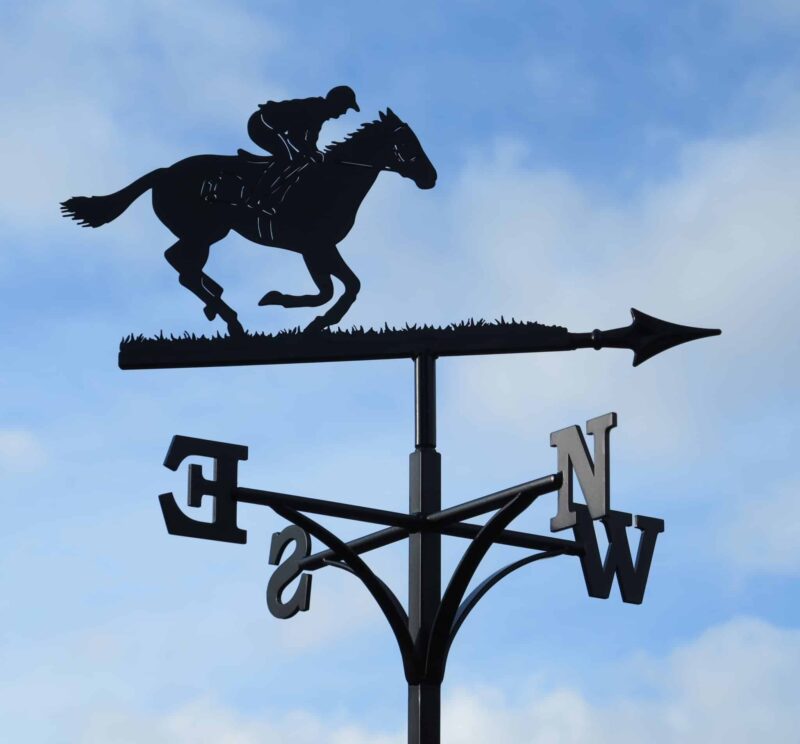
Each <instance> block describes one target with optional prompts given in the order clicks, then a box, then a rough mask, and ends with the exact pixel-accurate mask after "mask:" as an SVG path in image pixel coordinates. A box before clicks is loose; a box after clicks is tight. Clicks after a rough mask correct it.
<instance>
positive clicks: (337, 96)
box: [325, 85, 361, 113]
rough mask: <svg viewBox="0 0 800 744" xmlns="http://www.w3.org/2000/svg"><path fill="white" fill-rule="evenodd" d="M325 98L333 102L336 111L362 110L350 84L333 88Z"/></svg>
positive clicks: (330, 102)
mask: <svg viewBox="0 0 800 744" xmlns="http://www.w3.org/2000/svg"><path fill="white" fill-rule="evenodd" d="M325 100H326V101H327V102H328V103H329V104H331V106H332V107H333V108H334V109H335V110H336V111H341V112H342V113H344V112H346V111H348V110H349V109H353V111H361V109H360V108H359V107H358V104H357V103H356V94H355V92H354V91H353V89H352V88H351V87H350V86H348V85H337V86H336V87H335V88H331V89H330V90H329V91H328V94H327V95H326V96H325Z"/></svg>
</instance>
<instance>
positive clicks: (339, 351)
mask: <svg viewBox="0 0 800 744" xmlns="http://www.w3.org/2000/svg"><path fill="white" fill-rule="evenodd" d="M596 344H597V340H596V339H595V338H594V337H593V335H592V334H591V333H570V332H569V331H568V330H567V329H566V328H563V327H561V326H546V325H541V324H539V323H515V322H512V323H504V322H503V323H484V324H472V325H471V326H470V325H469V324H464V326H463V327H453V328H431V327H424V328H414V329H399V330H394V329H388V330H386V329H381V330H378V331H373V330H369V331H366V332H362V331H355V330H354V331H349V332H347V331H345V332H342V331H334V332H326V333H283V334H278V335H277V336H269V335H263V334H246V335H245V336H242V337H232V338H231V337H227V336H225V337H221V338H213V339H209V338H204V337H200V338H177V339H165V338H152V339H146V338H142V337H139V338H133V337H131V338H127V339H124V340H123V341H122V343H121V344H120V351H119V366H120V369H166V368H180V367H226V366H231V365H245V364H294V363H298V362H346V361H361V360H366V359H413V358H415V357H417V356H419V355H420V354H423V353H429V354H432V355H434V356H437V357H445V356H470V355H474V354H519V353H529V352H542V351H568V350H572V349H578V348H591V347H594V346H596Z"/></svg>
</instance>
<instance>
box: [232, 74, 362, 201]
mask: <svg viewBox="0 0 800 744" xmlns="http://www.w3.org/2000/svg"><path fill="white" fill-rule="evenodd" d="M350 109H353V110H354V111H360V110H361V109H359V107H358V104H357V103H356V94H355V93H354V92H353V89H352V88H349V87H348V86H346V85H337V86H336V87H335V88H331V90H329V91H328V94H327V95H326V96H325V97H324V98H323V97H321V96H316V97H313V98H295V99H292V100H289V101H267V102H266V103H262V104H260V105H259V107H258V111H256V112H255V113H253V114H252V116H251V117H250V119H249V120H248V122H247V133H248V134H249V135H250V139H252V140H253V142H255V143H256V144H257V145H258V146H259V147H261V148H262V149H263V150H266V151H267V152H268V153H270V154H271V155H272V158H271V159H268V158H262V157H256V156H252V155H251V154H250V153H248V152H246V151H245V150H240V154H241V155H243V156H244V157H247V158H248V159H249V160H251V161H253V160H255V161H258V160H262V159H263V160H264V161H265V162H266V163H268V165H267V167H266V168H265V170H264V173H263V174H262V176H261V178H260V179H259V180H258V183H257V184H256V186H255V189H254V193H253V195H252V197H251V199H250V200H249V203H248V206H253V207H257V208H258V209H260V210H261V211H263V212H266V213H267V214H271V215H272V214H274V213H275V202H276V201H280V200H281V196H280V195H281V193H283V192H284V190H285V188H286V187H287V186H288V184H289V183H290V182H291V181H292V180H293V176H295V174H297V173H299V171H300V170H301V169H302V168H303V167H304V166H305V165H307V164H309V163H321V162H323V161H324V159H325V155H324V153H322V152H321V151H320V150H318V149H317V139H318V138H319V132H320V129H322V125H323V124H324V123H325V122H326V121H329V120H330V119H338V118H339V117H340V116H341V115H342V114H345V113H347V111H349V110H350ZM270 161H271V162H270ZM276 166H277V168H279V169H280V173H281V175H280V176H278V178H277V179H276V178H274V176H271V175H270V176H269V177H267V174H268V173H270V172H272V173H274V172H275V171H274V170H273V168H274V167H276Z"/></svg>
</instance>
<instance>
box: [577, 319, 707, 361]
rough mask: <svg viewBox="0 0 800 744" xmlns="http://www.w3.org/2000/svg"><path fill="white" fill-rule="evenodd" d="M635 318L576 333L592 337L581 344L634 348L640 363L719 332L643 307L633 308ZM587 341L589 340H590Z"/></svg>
mask: <svg viewBox="0 0 800 744" xmlns="http://www.w3.org/2000/svg"><path fill="white" fill-rule="evenodd" d="M631 316H632V317H633V322H632V323H631V324H630V325H629V326H625V327H624V328H613V329H612V330H609V331H601V330H598V329H595V330H594V331H592V333H581V334H577V333H576V334H574V335H575V336H584V337H589V338H588V339H581V343H579V344H578V346H579V347H580V346H590V347H591V348H594V349H598V350H599V349H605V348H613V349H631V351H633V366H634V367H638V366H639V365H640V364H641V363H642V362H646V361H647V360H648V359H650V358H651V357H654V356H655V355H656V354H660V353H661V352H662V351H666V350H667V349H671V348H672V347H673V346H678V345H680V344H685V343H687V342H688V341H696V340H697V339H700V338H708V337H709V336H719V335H720V334H721V333H722V331H721V330H720V329H719V328H695V327H694V326H685V325H678V324H677V323H670V322H669V321H666V320H661V319H660V318H655V317H653V316H652V315H648V314H647V313H643V312H642V311H641V310H637V309H636V308H633V307H632V308H631ZM587 341H588V343H587Z"/></svg>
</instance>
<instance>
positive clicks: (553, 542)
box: [442, 522, 583, 555]
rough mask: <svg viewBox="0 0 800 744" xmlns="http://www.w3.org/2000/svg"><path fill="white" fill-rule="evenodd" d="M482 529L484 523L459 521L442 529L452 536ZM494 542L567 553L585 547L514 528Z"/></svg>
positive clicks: (469, 534) (475, 532)
mask: <svg viewBox="0 0 800 744" xmlns="http://www.w3.org/2000/svg"><path fill="white" fill-rule="evenodd" d="M482 529H483V525H482V524H470V523H469V522H459V523H458V524H450V525H447V526H446V527H445V528H444V529H443V530H442V534H444V535H449V536H450V537H468V538H472V537H475V535H477V534H478V532H480V531H481V530H482ZM494 543H495V545H511V546H512V547H515V548H530V549H531V550H560V551H562V552H564V553H567V555H581V554H582V553H583V548H582V547H581V546H580V545H579V544H578V543H577V542H575V541H574V540H563V539H561V538H558V537H549V536H547V535H533V534H530V533H528V532H516V531H514V530H503V531H502V532H501V533H500V537H498V538H497V539H496V540H495V541H494Z"/></svg>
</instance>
